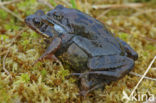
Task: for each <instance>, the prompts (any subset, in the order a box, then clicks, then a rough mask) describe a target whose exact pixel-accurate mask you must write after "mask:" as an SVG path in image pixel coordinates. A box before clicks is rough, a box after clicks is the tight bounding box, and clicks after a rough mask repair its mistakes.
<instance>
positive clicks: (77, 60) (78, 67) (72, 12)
mask: <svg viewBox="0 0 156 103" xmlns="http://www.w3.org/2000/svg"><path fill="white" fill-rule="evenodd" d="M25 23H26V24H27V25H28V26H29V27H30V28H31V29H33V30H34V31H36V32H37V33H39V34H42V35H44V36H46V37H48V38H53V40H52V41H51V43H49V46H48V47H47V49H46V50H45V52H44V53H43V54H42V55H41V57H40V58H39V59H38V60H37V61H39V60H42V59H43V58H45V57H47V56H51V57H52V59H55V60H59V61H61V63H62V64H63V65H64V67H70V68H71V69H72V70H73V71H74V72H73V73H72V74H71V75H73V76H78V77H79V82H78V83H79V87H80V91H81V94H82V95H86V94H88V93H89V92H91V91H93V90H95V89H97V88H101V87H105V86H106V85H107V84H109V83H111V82H112V81H117V80H119V79H121V78H123V77H124V76H125V75H126V74H128V73H129V72H130V71H131V70H132V69H133V68H134V65H135V60H137V59H138V54H137V52H135V51H134V49H133V48H132V47H131V46H130V45H129V44H127V43H126V42H124V41H123V40H121V39H120V38H118V37H115V35H114V34H113V33H111V32H110V31H109V30H108V29H107V28H106V27H105V25H104V24H103V23H101V22H100V21H98V20H97V19H95V18H93V17H92V16H89V15H88V14H86V13H83V12H81V11H80V10H77V9H73V8H66V7H64V6H63V5H57V6H56V7H55V8H54V9H53V10H51V11H49V12H47V13H46V14H45V13H44V12H43V11H42V10H38V11H36V12H35V13H34V14H32V15H29V16H27V17H26V18H25Z"/></svg>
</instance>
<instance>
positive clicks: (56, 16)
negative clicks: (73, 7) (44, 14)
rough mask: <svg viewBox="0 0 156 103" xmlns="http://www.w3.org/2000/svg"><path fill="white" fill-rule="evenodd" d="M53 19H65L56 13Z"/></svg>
mask: <svg viewBox="0 0 156 103" xmlns="http://www.w3.org/2000/svg"><path fill="white" fill-rule="evenodd" d="M53 17H54V19H56V20H58V21H60V20H62V18H63V16H62V15H61V14H60V13H56V12H55V13H54V14H53Z"/></svg>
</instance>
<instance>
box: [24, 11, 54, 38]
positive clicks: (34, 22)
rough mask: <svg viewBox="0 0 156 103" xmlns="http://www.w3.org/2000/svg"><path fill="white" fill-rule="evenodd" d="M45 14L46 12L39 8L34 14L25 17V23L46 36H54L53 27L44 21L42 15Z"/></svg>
mask: <svg viewBox="0 0 156 103" xmlns="http://www.w3.org/2000/svg"><path fill="white" fill-rule="evenodd" d="M44 15H45V14H44V12H43V11H42V10H38V11H36V12H35V13H34V14H32V15H30V16H27V17H26V18H25V23H26V24H27V25H28V26H29V27H30V28H31V29H33V30H34V31H36V32H37V33H39V34H41V35H44V36H46V37H52V36H53V34H52V28H51V27H50V26H48V25H47V24H46V23H44V22H42V19H41V17H42V16H44Z"/></svg>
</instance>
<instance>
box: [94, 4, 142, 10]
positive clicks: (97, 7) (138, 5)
mask: <svg viewBox="0 0 156 103" xmlns="http://www.w3.org/2000/svg"><path fill="white" fill-rule="evenodd" d="M142 6H143V4H141V3H131V4H113V5H93V6H92V7H93V8H94V9H113V8H139V7H142Z"/></svg>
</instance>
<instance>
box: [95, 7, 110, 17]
mask: <svg viewBox="0 0 156 103" xmlns="http://www.w3.org/2000/svg"><path fill="white" fill-rule="evenodd" d="M109 11H110V9H107V10H105V11H104V12H102V14H100V15H99V16H98V17H97V18H96V19H99V18H101V17H103V16H104V15H106V14H107V13H108V12H109Z"/></svg>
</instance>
